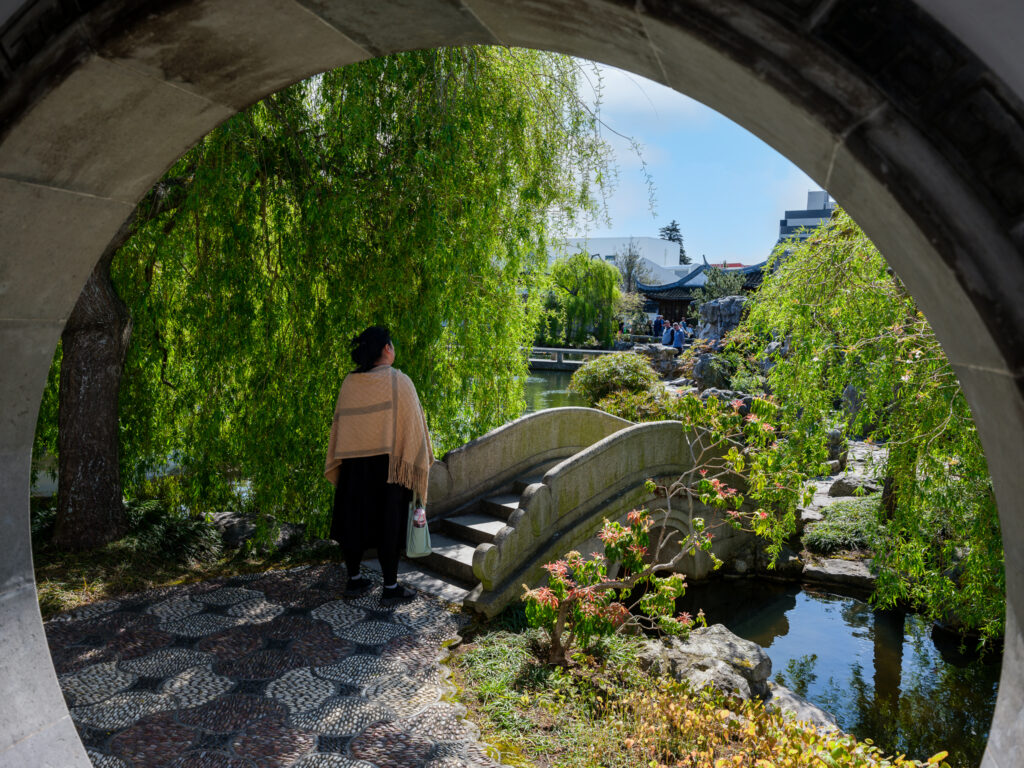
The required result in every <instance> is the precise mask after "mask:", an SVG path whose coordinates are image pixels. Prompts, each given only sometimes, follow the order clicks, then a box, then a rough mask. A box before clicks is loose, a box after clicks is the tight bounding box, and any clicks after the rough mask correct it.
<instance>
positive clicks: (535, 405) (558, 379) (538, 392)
mask: <svg viewBox="0 0 1024 768" xmlns="http://www.w3.org/2000/svg"><path fill="white" fill-rule="evenodd" d="M571 378H572V374H571V373H568V372H566V371H536V372H535V373H531V374H530V375H529V377H527V379H526V386H525V387H524V389H525V392H526V413H533V412H534V411H543V410H544V409H545V408H562V407H563V406H567V405H580V406H585V405H586V404H587V403H586V401H585V400H584V399H583V398H582V397H580V396H579V395H574V394H573V393H571V392H570V391H569V379H571Z"/></svg>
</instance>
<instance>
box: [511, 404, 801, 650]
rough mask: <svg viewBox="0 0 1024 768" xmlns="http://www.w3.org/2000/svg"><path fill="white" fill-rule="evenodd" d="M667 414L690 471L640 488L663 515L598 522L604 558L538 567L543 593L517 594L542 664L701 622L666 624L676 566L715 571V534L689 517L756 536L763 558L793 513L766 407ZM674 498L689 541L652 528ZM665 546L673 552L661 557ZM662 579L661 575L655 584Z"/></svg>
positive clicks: (772, 413) (786, 470)
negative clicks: (689, 559) (642, 632)
mask: <svg viewBox="0 0 1024 768" xmlns="http://www.w3.org/2000/svg"><path fill="white" fill-rule="evenodd" d="M673 411H674V412H673V414H672V416H673V418H675V419H678V420H680V421H682V422H683V424H684V426H685V427H686V428H687V432H686V434H687V437H686V439H687V445H688V448H689V451H690V454H691V459H692V463H691V468H690V469H688V470H687V471H686V472H684V473H683V474H682V475H681V476H680V477H679V478H678V479H677V480H675V481H674V482H673V483H671V484H669V485H661V486H659V485H657V484H656V483H654V482H653V481H652V480H648V481H647V491H648V492H649V493H650V494H651V495H652V496H655V495H658V496H662V497H664V498H665V507H666V509H665V510H658V511H656V512H654V513H652V512H649V511H648V510H646V509H635V510H633V511H632V512H630V513H629V514H628V515H627V518H626V522H627V525H626V526H623V525H621V524H620V523H617V522H614V521H608V520H605V522H604V527H603V528H602V530H601V532H600V534H599V537H600V539H601V541H602V542H603V543H604V552H594V553H591V555H590V556H589V558H587V557H584V556H583V555H581V554H580V553H579V552H575V551H574V552H569V553H567V554H566V555H565V556H564V557H563V558H562V559H560V560H557V561H555V562H553V563H548V564H547V565H545V566H544V567H545V569H546V570H547V572H548V583H547V585H546V586H542V587H539V588H537V589H529V588H527V587H525V586H524V588H525V589H526V593H525V594H524V596H523V600H524V601H525V602H526V614H527V619H528V620H529V622H530V624H531V625H532V626H536V627H542V628H543V629H544V630H545V631H546V632H547V633H548V636H549V639H550V643H551V644H550V651H549V656H548V660H549V662H550V663H552V664H563V665H564V664H567V663H568V661H569V659H570V657H571V654H572V651H573V649H574V648H577V647H581V648H583V649H586V648H587V647H588V646H589V645H591V644H592V643H593V641H594V640H595V639H597V638H598V637H601V636H605V635H609V634H611V633H613V632H617V631H619V630H620V629H622V628H623V627H625V626H627V625H633V626H638V625H639V626H641V627H643V628H644V629H648V630H658V631H660V632H663V633H665V634H686V633H687V632H688V631H689V629H690V627H691V626H693V625H694V623H703V614H698V616H697V617H696V619H695V618H694V617H692V616H689V615H687V614H679V615H674V614H675V601H676V598H678V597H680V596H682V595H683V593H684V591H685V589H686V582H685V579H684V576H683V575H682V574H681V573H678V570H679V565H680V563H681V562H682V560H683V558H685V557H686V556H694V555H695V554H696V553H697V551H698V550H700V551H703V552H705V553H707V555H708V556H709V557H710V559H711V561H712V564H713V566H714V567H715V568H718V567H719V566H720V565H721V561H720V560H719V559H718V558H717V557H716V556H715V554H714V552H713V551H712V549H711V546H712V540H713V537H714V533H713V532H712V530H710V528H712V527H717V525H716V526H708V525H707V523H706V522H705V519H704V518H703V517H701V516H697V515H695V512H697V511H698V509H707V508H708V507H711V508H714V509H716V510H717V511H719V512H720V513H721V515H720V516H721V519H722V521H723V522H721V523H719V524H718V525H725V524H728V525H731V526H733V527H734V528H738V529H743V530H748V531H751V532H753V533H755V534H757V535H759V536H761V537H763V538H764V539H766V540H767V542H768V543H767V546H766V548H767V551H768V552H769V553H775V552H778V550H779V549H780V547H781V543H782V541H783V540H784V539H785V538H786V537H788V536H789V535H790V534H791V533H792V532H793V530H794V528H795V514H794V511H795V507H796V504H797V502H798V501H799V500H800V498H801V497H802V496H806V494H807V491H806V489H805V488H804V487H803V479H804V476H803V475H802V474H801V473H800V472H799V471H798V466H799V464H798V462H797V461H795V460H794V457H792V456H790V455H789V453H788V451H787V446H786V443H785V441H784V440H780V439H779V433H780V432H781V431H783V430H782V429H780V427H782V426H783V425H781V424H778V423H777V421H776V417H777V415H778V412H779V411H778V408H777V407H776V406H775V404H774V403H772V402H771V401H769V400H754V401H753V402H752V403H751V404H750V405H749V406H747V407H744V405H743V403H742V402H740V401H739V400H736V401H733V402H730V403H721V402H719V401H718V400H717V399H715V398H709V399H708V400H706V401H701V400H700V399H698V398H695V397H684V398H678V399H676V401H675V402H674V403H673ZM674 499H679V500H681V501H682V503H683V504H684V508H685V509H686V511H687V513H688V522H689V531H690V533H689V534H688V535H687V536H685V537H682V538H680V537H679V534H678V533H676V532H673V531H672V529H670V528H668V527H667V526H665V525H662V524H660V523H661V522H663V521H664V520H665V519H667V517H668V515H669V514H671V510H672V504H673V500H674ZM745 502H748V503H746V506H744V504H745ZM698 504H700V505H702V506H701V507H698ZM655 516H657V518H658V519H656V518H655ZM652 534H654V536H653V541H652ZM670 544H677V545H678V548H675V547H673V548H672V551H674V552H675V554H674V555H673V556H671V557H668V555H667V552H668V551H670V550H669V545H670ZM666 573H667V574H670V575H667V576H666V575H662V574H666ZM609 574H614V575H612V576H610V575H609ZM635 593H639V597H636V596H635Z"/></svg>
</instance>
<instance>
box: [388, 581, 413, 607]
mask: <svg viewBox="0 0 1024 768" xmlns="http://www.w3.org/2000/svg"><path fill="white" fill-rule="evenodd" d="M415 597H416V593H415V592H413V591H412V590H411V589H409V588H408V587H403V586H402V585H401V584H398V585H396V586H394V587H390V588H389V587H384V592H383V594H382V595H381V597H380V602H381V605H396V604H397V603H407V602H409V601H410V600H412V599H414V598H415Z"/></svg>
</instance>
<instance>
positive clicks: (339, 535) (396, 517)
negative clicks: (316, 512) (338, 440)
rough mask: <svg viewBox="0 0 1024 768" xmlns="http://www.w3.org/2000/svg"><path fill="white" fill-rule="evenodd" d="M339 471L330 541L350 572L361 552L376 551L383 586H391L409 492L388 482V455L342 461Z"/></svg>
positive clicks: (403, 535) (358, 559) (405, 516)
mask: <svg viewBox="0 0 1024 768" xmlns="http://www.w3.org/2000/svg"><path fill="white" fill-rule="evenodd" d="M340 470H341V472H340V474H339V476H338V484H337V486H336V488H335V491H334V513H333V515H332V517H331V538H332V539H334V540H335V541H336V542H338V544H339V545H341V550H342V552H343V553H344V555H345V560H346V562H347V563H349V568H350V570H351V568H352V565H353V564H355V563H358V562H359V561H360V560H361V559H362V556H363V552H365V551H366V550H367V549H373V548H376V549H377V558H378V559H379V560H380V564H381V570H382V571H384V573H383V575H384V577H385V583H386V584H387V583H394V573H395V572H396V570H397V568H398V557H399V554H400V553H401V551H402V548H403V547H404V546H405V528H406V524H407V518H408V514H409V502H410V501H412V491H411V490H409V489H408V488H405V487H404V486H401V485H397V484H395V483H389V482H388V455H387V454H379V455H377V456H361V457H359V458H355V459H345V460H344V461H343V462H342V463H341V467H340ZM389 576H391V577H392V578H391V580H390V581H388V580H387V579H388V577H389Z"/></svg>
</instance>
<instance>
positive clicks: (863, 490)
mask: <svg viewBox="0 0 1024 768" xmlns="http://www.w3.org/2000/svg"><path fill="white" fill-rule="evenodd" d="M880 490H882V486H880V485H879V484H878V483H876V482H875V481H874V480H872V479H870V478H867V477H863V476H860V475H846V476H845V477H840V478H837V479H836V481H835V482H834V483H832V485H831V486H830V487H829V489H828V495H829V496H867V495H868V494H871V493H878V492H879V491H880Z"/></svg>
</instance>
